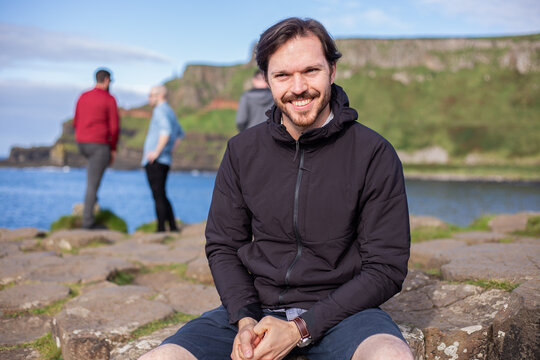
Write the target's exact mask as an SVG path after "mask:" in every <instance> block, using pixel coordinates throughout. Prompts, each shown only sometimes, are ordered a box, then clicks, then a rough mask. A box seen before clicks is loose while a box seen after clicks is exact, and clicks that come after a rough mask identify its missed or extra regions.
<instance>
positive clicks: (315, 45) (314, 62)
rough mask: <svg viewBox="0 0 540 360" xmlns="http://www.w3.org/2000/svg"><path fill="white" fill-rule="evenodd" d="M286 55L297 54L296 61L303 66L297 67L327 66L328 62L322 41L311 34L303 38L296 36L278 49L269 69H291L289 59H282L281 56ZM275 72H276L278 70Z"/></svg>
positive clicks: (272, 56)
mask: <svg viewBox="0 0 540 360" xmlns="http://www.w3.org/2000/svg"><path fill="white" fill-rule="evenodd" d="M305 46H309V48H310V49H309V50H313V51H306V49H305ZM317 50H318V51H317ZM284 54H285V56H286V55H287V54H295V55H296V54H297V56H295V57H294V59H295V60H298V62H299V63H301V64H298V63H297V64H296V65H301V66H305V67H310V66H321V65H325V64H327V60H326V57H325V56H324V51H323V46H322V43H321V41H320V39H319V38H318V37H317V36H315V35H314V34H311V33H308V34H307V35H302V36H300V35H299V36H295V37H293V38H291V39H289V40H287V41H286V42H285V43H283V44H282V45H281V46H280V47H278V48H277V49H276V51H275V52H274V53H273V54H272V55H271V56H270V57H269V59H268V65H269V68H270V67H274V66H277V67H278V68H281V67H289V66H290V65H292V64H291V63H290V60H289V59H282V58H281V56H282V55H284ZM314 55H315V56H314ZM272 60H274V61H272ZM281 60H283V61H281ZM273 70H274V71H275V70H278V69H273ZM278 71H279V70H278Z"/></svg>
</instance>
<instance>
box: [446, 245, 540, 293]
mask: <svg viewBox="0 0 540 360" xmlns="http://www.w3.org/2000/svg"><path fill="white" fill-rule="evenodd" d="M451 255H452V261H450V262H449V263H448V264H445V265H443V266H442V267H441V272H442V275H443V278H444V279H446V280H454V281H463V280H471V279H473V280H477V279H484V280H498V281H510V282H515V283H519V282H523V281H527V280H533V279H538V278H540V242H538V243H537V244H534V243H515V244H480V245H476V246H469V247H466V248H457V249H454V250H453V251H452V252H451Z"/></svg>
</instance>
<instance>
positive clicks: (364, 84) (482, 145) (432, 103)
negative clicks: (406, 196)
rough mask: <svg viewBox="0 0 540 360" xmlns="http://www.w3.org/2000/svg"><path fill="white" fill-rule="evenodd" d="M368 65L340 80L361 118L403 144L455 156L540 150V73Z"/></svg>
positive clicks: (502, 155)
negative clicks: (396, 76)
mask: <svg viewBox="0 0 540 360" xmlns="http://www.w3.org/2000/svg"><path fill="white" fill-rule="evenodd" d="M395 73H396V70H392V69H385V70H383V69H366V70H364V71H362V72H359V73H357V74H355V75H353V76H351V77H350V78H348V79H343V80H338V83H339V84H340V85H341V86H343V88H344V89H345V90H346V91H347V93H348V95H349V98H350V103H351V106H352V107H354V108H356V109H357V110H358V112H359V121H360V122H362V123H364V124H365V125H367V126H369V127H371V128H373V129H374V130H376V131H378V132H380V133H381V134H382V135H383V136H385V137H386V138H387V139H388V140H389V141H390V142H391V143H392V144H393V145H394V146H395V147H396V148H397V149H400V150H405V151H413V150H418V149H422V148H426V147H429V146H441V147H442V148H444V149H445V150H447V151H448V152H449V154H450V155H451V157H452V158H453V159H454V160H460V159H462V158H463V157H464V156H466V155H467V154H470V153H475V152H476V153H481V154H484V155H486V156H488V157H493V158H496V159H499V160H504V159H506V160H511V159H514V158H523V157H538V156H539V155H540V86H539V85H540V73H530V74H526V75H523V74H519V73H517V72H515V71H511V70H509V69H493V68H489V67H476V68H473V69H463V70H459V71H456V72H451V71H443V72H433V71H429V70H427V69H426V68H415V69H407V70H406V71H403V70H402V71H401V73H402V74H406V75H404V76H407V77H409V78H411V79H412V80H410V82H409V83H408V84H406V85H405V84H403V83H401V82H398V81H396V80H393V79H392V76H393V75H394V74H395Z"/></svg>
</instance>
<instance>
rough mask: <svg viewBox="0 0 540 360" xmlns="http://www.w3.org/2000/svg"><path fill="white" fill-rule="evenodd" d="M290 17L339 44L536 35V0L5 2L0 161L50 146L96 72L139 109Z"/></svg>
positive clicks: (539, 24) (0, 27) (235, 56)
mask: <svg viewBox="0 0 540 360" xmlns="http://www.w3.org/2000/svg"><path fill="white" fill-rule="evenodd" d="M289 16H299V17H312V18H315V19H317V20H319V21H321V22H322V23H323V24H324V25H325V26H326V27H327V29H328V30H329V32H330V33H331V34H332V35H333V36H334V37H335V38H345V37H452V36H478V35H487V36H491V35H514V34H530V33H538V32H540V1H538V0H514V1H507V0H491V1H489V0H474V1H471V0H453V1H448V0H402V1H390V0H379V1H348V0H327V1H319V0H312V1H291V0H288V1H282V0H276V1H264V2H256V1H253V0H251V1H236V0H229V1H193V0H190V1H183V0H180V1H172V0H170V1H167V0H153V1H151V2H150V1H140V0H131V1H127V0H126V1H120V0H108V1H102V0H94V1H73V0H71V1H68V0H56V1H55V0H49V1H42V0H17V1H10V0H0V128H1V129H2V131H0V157H2V156H7V155H8V153H9V149H10V147H11V146H13V145H22V146H30V145H42V144H46V145H50V144H52V143H53V142H54V140H55V139H56V137H58V136H59V135H60V132H61V123H62V122H63V121H65V120H66V119H68V118H70V117H71V116H72V113H73V109H74V105H75V101H76V99H77V97H78V95H79V94H80V93H81V92H82V91H84V90H85V89H88V88H91V87H92V86H93V78H92V76H93V72H94V70H95V69H96V68H97V67H100V66H106V67H109V68H110V69H111V70H112V71H113V77H114V80H115V81H114V83H113V85H112V88H111V93H112V94H113V95H114V96H115V97H116V98H117V101H118V103H119V105H120V106H123V107H128V108H129V107H134V106H138V105H141V104H143V103H144V102H145V101H146V93H147V92H148V90H149V88H150V87H151V86H152V85H155V84H159V83H162V82H164V81H166V80H167V79H170V78H171V77H173V76H181V75H182V72H183V70H184V68H185V66H186V64H190V63H197V64H200V63H205V64H216V65H221V64H237V63H245V62H247V61H248V59H249V56H250V51H251V49H252V47H253V44H254V43H255V42H256V41H257V39H258V37H259V35H260V34H261V32H263V31H264V30H265V29H266V28H267V27H269V26H270V25H272V24H274V23H275V22H277V21H278V20H281V19H283V18H286V17H289Z"/></svg>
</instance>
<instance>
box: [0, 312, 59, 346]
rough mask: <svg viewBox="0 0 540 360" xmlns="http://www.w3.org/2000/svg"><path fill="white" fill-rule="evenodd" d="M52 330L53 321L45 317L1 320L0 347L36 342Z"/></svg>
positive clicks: (33, 316) (21, 317)
mask: <svg viewBox="0 0 540 360" xmlns="http://www.w3.org/2000/svg"><path fill="white" fill-rule="evenodd" d="M50 329H51V319H50V317H48V316H45V315H32V316H19V317H16V318H2V319H0V346H1V345H5V346H9V345H17V344H24V343H27V342H31V341H34V340H36V339H38V338H40V337H42V336H44V335H46V334H47V332H48V331H50Z"/></svg>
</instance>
